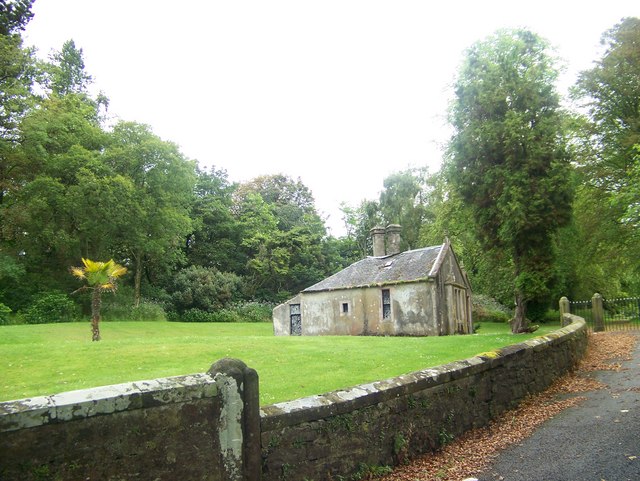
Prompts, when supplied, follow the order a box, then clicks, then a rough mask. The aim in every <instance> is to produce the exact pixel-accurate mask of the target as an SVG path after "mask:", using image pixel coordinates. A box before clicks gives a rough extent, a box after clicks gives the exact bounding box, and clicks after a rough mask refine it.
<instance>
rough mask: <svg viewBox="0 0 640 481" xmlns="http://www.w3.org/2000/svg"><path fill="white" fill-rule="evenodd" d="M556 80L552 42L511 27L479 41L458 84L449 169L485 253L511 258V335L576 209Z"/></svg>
mask: <svg viewBox="0 0 640 481" xmlns="http://www.w3.org/2000/svg"><path fill="white" fill-rule="evenodd" d="M556 78H557V69H556V67H555V66H554V60H553V57H552V56H551V54H550V53H549V48H548V46H547V44H546V42H545V41H543V40H542V39H541V38H540V37H538V36H537V35H535V34H533V33H532V32H529V31H526V30H514V31H501V32H499V33H497V34H495V35H494V36H492V37H490V38H488V39H487V40H484V41H480V42H477V43H476V44H474V45H473V46H472V47H471V48H470V49H469V51H468V53H467V58H466V60H465V62H464V64H463V66H462V68H461V71H460V74H459V77H458V79H457V81H456V83H455V99H454V101H453V105H452V110H451V122H452V125H453V127H454V129H455V133H454V135H453V138H452V140H451V144H450V156H451V157H450V158H451V160H450V164H449V168H450V170H449V173H450V177H451V181H452V185H453V188H454V189H455V190H456V192H458V193H459V195H460V196H461V198H462V199H463V201H464V202H465V203H467V204H468V206H469V208H470V209H471V210H472V212H473V219H474V223H475V226H476V229H477V233H478V235H479V238H480V240H481V242H482V244H483V246H484V247H485V249H486V251H487V253H489V252H492V251H495V250H498V251H499V252H501V253H503V255H504V259H503V261H507V262H511V263H513V278H514V281H513V282H514V298H515V301H516V314H515V318H514V321H513V330H514V332H519V331H521V330H525V329H527V320H526V305H527V302H528V301H531V300H534V299H536V298H538V297H541V296H544V295H545V294H546V293H547V286H548V282H549V279H550V277H551V276H550V267H551V265H552V264H553V250H552V240H553V235H554V234H555V232H556V231H557V229H558V228H559V227H561V226H563V225H565V224H566V223H567V222H568V221H569V219H570V215H571V208H570V207H571V189H570V179H569V175H570V164H569V157H568V155H567V152H566V141H565V134H564V132H563V124H564V122H563V118H562V114H561V111H560V108H559V100H560V98H559V96H558V94H557V93H556V90H555V85H554V82H555V80H556Z"/></svg>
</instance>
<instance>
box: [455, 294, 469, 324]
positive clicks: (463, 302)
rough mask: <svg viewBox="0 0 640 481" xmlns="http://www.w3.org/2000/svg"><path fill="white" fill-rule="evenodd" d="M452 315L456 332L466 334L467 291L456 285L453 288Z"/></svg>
mask: <svg viewBox="0 0 640 481" xmlns="http://www.w3.org/2000/svg"><path fill="white" fill-rule="evenodd" d="M453 316H454V321H455V325H456V332H458V333H460V334H467V327H466V326H467V293H466V292H465V290H464V289H460V288H458V287H454V288H453Z"/></svg>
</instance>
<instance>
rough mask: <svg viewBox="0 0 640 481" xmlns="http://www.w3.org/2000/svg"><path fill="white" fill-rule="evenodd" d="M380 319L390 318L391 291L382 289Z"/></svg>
mask: <svg viewBox="0 0 640 481" xmlns="http://www.w3.org/2000/svg"><path fill="white" fill-rule="evenodd" d="M382 319H391V293H390V292H389V289H382Z"/></svg>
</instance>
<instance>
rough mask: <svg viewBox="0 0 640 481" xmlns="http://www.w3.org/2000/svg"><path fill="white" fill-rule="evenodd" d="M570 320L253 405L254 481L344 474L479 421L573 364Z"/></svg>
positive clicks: (402, 456)
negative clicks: (471, 352) (441, 358)
mask: <svg viewBox="0 0 640 481" xmlns="http://www.w3.org/2000/svg"><path fill="white" fill-rule="evenodd" d="M572 321H573V323H572V324H571V325H569V326H568V327H565V328H562V329H560V330H558V331H556V332H554V333H552V334H550V335H547V336H543V337H539V338H536V339H533V340H530V341H526V342H524V343H521V344H517V345H514V346H509V347H506V348H504V349H500V350H498V351H496V352H494V353H490V354H487V355H486V356H478V357H473V358H470V359H466V360H463V361H459V362H455V363H451V364H447V365H444V366H440V367H437V368H433V369H426V370H424V371H418V372H414V373H411V374H406V375H403V376H399V377H397V378H393V379H389V380H386V381H379V382H374V383H370V384H363V385H360V386H356V387H353V388H350V389H344V390H340V391H335V392H332V393H328V394H325V395H319V396H312V397H308V398H303V399H297V400H295V401H291V402H286V403H279V404H274V405H271V406H265V407H263V408H262V429H261V431H262V457H263V472H262V476H263V477H262V479H263V480H264V481H272V480H273V481H276V480H278V481H280V480H301V479H313V480H315V481H322V480H329V479H337V477H338V476H344V477H347V476H352V475H353V474H355V473H357V472H358V471H360V472H362V471H363V470H365V469H366V467H367V466H368V467H372V466H386V465H394V464H397V463H400V462H403V461H405V460H406V459H408V458H409V457H411V456H415V455H418V454H422V453H425V452H430V451H432V450H434V449H436V448H438V447H440V446H442V445H443V444H445V443H447V442H449V441H451V440H452V439H453V438H455V437H456V436H458V435H460V434H462V433H463V432H465V431H467V430H469V429H472V428H476V427H480V426H484V425H486V424H487V423H488V422H489V420H491V419H492V418H494V417H495V416H496V415H498V414H500V413H502V412H504V411H505V410H507V409H509V408H511V407H514V406H515V405H516V404H517V403H518V402H519V401H521V400H522V399H523V398H524V397H525V396H527V395H528V394H533V393H537V392H540V391H542V390H544V389H545V388H546V387H548V386H549V385H550V384H551V383H552V382H553V380H554V379H556V378H557V377H558V376H560V375H561V374H563V373H565V372H566V371H568V370H570V369H571V368H573V367H574V365H575V364H576V363H577V362H578V360H579V359H580V358H581V357H582V356H583V354H584V352H585V350H586V346H587V332H586V325H585V323H584V321H583V320H582V319H580V318H575V317H572Z"/></svg>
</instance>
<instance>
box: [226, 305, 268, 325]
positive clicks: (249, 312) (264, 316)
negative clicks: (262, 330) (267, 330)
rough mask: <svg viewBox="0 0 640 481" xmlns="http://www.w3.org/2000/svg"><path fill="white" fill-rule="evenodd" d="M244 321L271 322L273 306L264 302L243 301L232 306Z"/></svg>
mask: <svg viewBox="0 0 640 481" xmlns="http://www.w3.org/2000/svg"><path fill="white" fill-rule="evenodd" d="M232 309H233V310H234V311H236V312H237V313H238V316H240V318H241V319H242V320H243V321H244V322H271V320H272V314H273V306H272V305H271V304H268V303H265V302H255V301H254V302H243V303H240V304H236V305H235V306H233V308H232Z"/></svg>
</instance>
